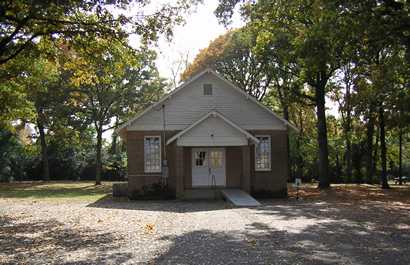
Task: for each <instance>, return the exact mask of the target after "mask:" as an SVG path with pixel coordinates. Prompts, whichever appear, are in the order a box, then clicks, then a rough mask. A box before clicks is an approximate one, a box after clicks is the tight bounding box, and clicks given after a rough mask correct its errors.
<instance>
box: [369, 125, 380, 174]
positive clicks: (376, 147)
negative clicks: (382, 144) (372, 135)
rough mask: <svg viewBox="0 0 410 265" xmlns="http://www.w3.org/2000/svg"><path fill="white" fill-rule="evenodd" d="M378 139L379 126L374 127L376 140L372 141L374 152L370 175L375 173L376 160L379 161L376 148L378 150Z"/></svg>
mask: <svg viewBox="0 0 410 265" xmlns="http://www.w3.org/2000/svg"><path fill="white" fill-rule="evenodd" d="M379 140H380V126H377V127H376V142H375V143H374V154H373V163H372V168H371V171H370V174H372V176H374V175H376V169H377V162H378V161H379V156H378V150H379Z"/></svg>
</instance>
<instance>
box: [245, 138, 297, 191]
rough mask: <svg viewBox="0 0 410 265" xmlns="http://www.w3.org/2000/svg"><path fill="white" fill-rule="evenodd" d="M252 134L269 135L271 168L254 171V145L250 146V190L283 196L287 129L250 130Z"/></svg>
mask: <svg viewBox="0 0 410 265" xmlns="http://www.w3.org/2000/svg"><path fill="white" fill-rule="evenodd" d="M251 133H252V134H253V135H270V136H271V170H270V171H255V147H254V146H252V147H251V161H252V162H251V174H252V178H251V190H252V193H254V194H255V195H256V194H258V193H260V194H262V193H263V194H266V195H267V196H269V194H271V195H272V196H283V195H286V193H287V179H288V175H289V173H288V147H287V138H286V137H287V131H252V132H251Z"/></svg>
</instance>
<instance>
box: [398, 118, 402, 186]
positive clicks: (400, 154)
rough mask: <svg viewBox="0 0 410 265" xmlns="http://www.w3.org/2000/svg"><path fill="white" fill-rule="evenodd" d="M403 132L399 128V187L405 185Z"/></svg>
mask: <svg viewBox="0 0 410 265" xmlns="http://www.w3.org/2000/svg"><path fill="white" fill-rule="evenodd" d="M402 166H403V130H402V128H401V125H400V128H399V185H403V179H402V178H403V168H402Z"/></svg>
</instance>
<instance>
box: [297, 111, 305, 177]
mask: <svg viewBox="0 0 410 265" xmlns="http://www.w3.org/2000/svg"><path fill="white" fill-rule="evenodd" d="M302 140H303V113H302V110H299V135H298V139H297V142H296V144H297V148H296V150H297V152H298V154H297V160H298V161H297V164H298V165H297V176H298V177H299V178H303V163H304V161H303V155H302V150H301V148H300V147H301V142H302Z"/></svg>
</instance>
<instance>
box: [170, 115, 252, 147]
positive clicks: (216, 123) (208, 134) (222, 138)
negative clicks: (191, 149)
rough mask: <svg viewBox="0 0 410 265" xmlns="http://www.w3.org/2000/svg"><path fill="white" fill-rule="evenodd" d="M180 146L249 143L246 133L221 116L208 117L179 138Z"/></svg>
mask: <svg viewBox="0 0 410 265" xmlns="http://www.w3.org/2000/svg"><path fill="white" fill-rule="evenodd" d="M177 144H178V146H238V145H247V144H248V139H246V137H245V135H243V133H241V132H240V131H238V129H235V128H233V127H232V126H230V125H229V124H227V123H226V122H225V121H223V120H222V119H221V118H218V117H208V118H207V119H206V120H204V121H203V122H201V123H200V124H198V125H197V126H195V127H194V128H192V129H191V130H190V131H188V132H187V133H185V134H184V135H182V136H181V138H179V139H178V140H177Z"/></svg>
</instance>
